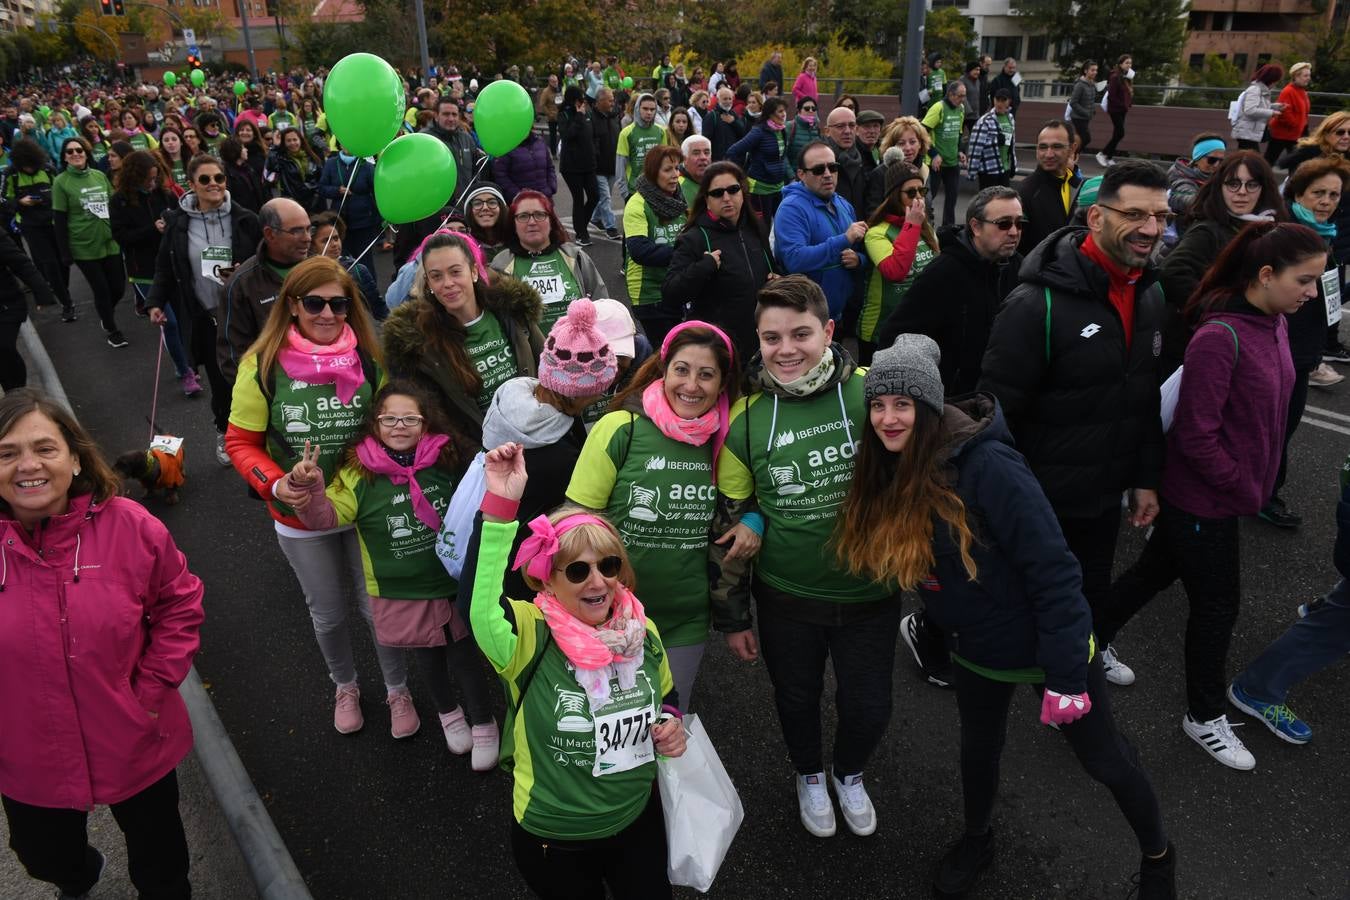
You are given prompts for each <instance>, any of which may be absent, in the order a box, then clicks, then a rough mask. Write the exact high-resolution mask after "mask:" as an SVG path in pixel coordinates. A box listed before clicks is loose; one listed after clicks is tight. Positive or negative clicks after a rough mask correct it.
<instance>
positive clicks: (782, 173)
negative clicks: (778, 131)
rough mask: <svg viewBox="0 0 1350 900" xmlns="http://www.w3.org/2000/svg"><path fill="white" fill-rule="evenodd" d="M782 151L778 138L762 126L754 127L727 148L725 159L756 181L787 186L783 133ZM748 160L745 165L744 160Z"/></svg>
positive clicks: (785, 143) (785, 151) (785, 150)
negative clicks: (779, 147)
mask: <svg viewBox="0 0 1350 900" xmlns="http://www.w3.org/2000/svg"><path fill="white" fill-rule="evenodd" d="M783 134H784V138H783V149H782V150H779V149H778V138H776V137H774V134H773V132H772V131H770V130H769V129H768V128H767V127H765V126H764V125H756V126H755V127H754V128H751V129H750V133H749V134H747V135H746V136H745V137H743V138H741V139H740V140H739V141H737V142H736V143H734V144H732V145H731V146H730V147H729V148H727V157H726V158H727V159H729V160H731V161H732V162H734V163H735V164H736V165H738V166H740V167H741V168H743V169H745V171H746V174H747V175H749V176H750V177H751V178H753V179H755V180H756V181H764V182H768V183H769V184H787V183H788V181H790V180H791V179H790V177H789V176H788V167H787V137H786V132H784V133H783ZM747 159H748V160H749V162H748V163H747V161H746V160H747Z"/></svg>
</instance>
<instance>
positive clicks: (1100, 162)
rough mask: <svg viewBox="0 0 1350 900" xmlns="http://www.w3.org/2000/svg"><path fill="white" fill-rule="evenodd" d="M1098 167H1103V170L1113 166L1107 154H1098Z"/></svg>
mask: <svg viewBox="0 0 1350 900" xmlns="http://www.w3.org/2000/svg"><path fill="white" fill-rule="evenodd" d="M1097 165H1099V166H1101V167H1102V168H1103V169H1105V168H1106V167H1107V166H1109V165H1111V160H1109V159H1107V158H1106V154H1105V153H1098V154H1097Z"/></svg>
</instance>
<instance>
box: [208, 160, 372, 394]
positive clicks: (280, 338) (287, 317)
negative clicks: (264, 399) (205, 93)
mask: <svg viewBox="0 0 1350 900" xmlns="http://www.w3.org/2000/svg"><path fill="white" fill-rule="evenodd" d="M194 161H195V160H194ZM210 161H211V163H212V164H214V165H220V163H219V162H217V161H216V160H215V158H214V157H212V158H211V160H210ZM330 281H335V282H337V284H338V285H339V286H340V287H341V288H342V295H343V296H344V297H346V298H347V301H348V302H347V324H348V325H350V326H351V327H352V331H354V332H356V346H357V347H358V348H359V349H360V350H361V351H362V352H363V353H365V354H366V355H367V356H369V357H370V358H371V359H373V360H375V361H376V362H380V359H381V357H380V342H379V341H378V340H377V339H376V337H375V326H374V325H373V324H372V323H371V319H370V313H369V312H368V311H367V310H366V304H365V302H364V301H362V299H361V294H360V292H359V291H357V289H356V282H354V281H352V276H351V275H350V274H348V272H347V270H346V269H344V268H343V267H342V265H341V264H340V263H339V262H338V261H337V260H335V259H330V258H329V257H327V256H311V257H310V258H309V259H306V260H304V261H303V262H301V263H299V264H298V265H296V267H295V268H293V269H291V273H290V274H289V275H287V276H286V280H285V281H284V282H282V284H281V290H280V291H279V292H278V293H277V299H276V301H275V302H274V303H273V304H272V314H271V315H270V316H268V317H267V322H266V324H264V325H263V330H262V333H261V334H259V335H258V339H257V340H256V341H254V342H253V346H251V347H249V348H248V351H247V352H246V353H245V355H248V354H251V353H256V354H258V378H259V380H261V381H262V383H263V384H267V383H268V379H270V378H271V377H272V366H273V365H275V364H276V361H277V354H278V353H280V352H281V347H282V345H283V344H284V343H286V333H287V332H288V331H289V330H290V327H291V322H292V321H294V320H293V319H292V317H291V301H292V300H299V299H300V298H301V297H303V296H305V295H306V294H309V293H313V292H314V290H316V289H317V288H319V287H321V286H323V285H325V284H328V283H329V282H330ZM371 387H372V388H373V387H375V385H373V384H372V385H371Z"/></svg>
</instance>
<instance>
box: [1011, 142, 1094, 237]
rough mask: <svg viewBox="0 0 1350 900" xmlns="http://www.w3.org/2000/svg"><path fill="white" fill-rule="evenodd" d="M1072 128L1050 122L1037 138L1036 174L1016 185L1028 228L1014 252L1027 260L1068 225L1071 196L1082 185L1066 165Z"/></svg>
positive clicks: (1079, 179)
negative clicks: (1055, 233) (1041, 245)
mask: <svg viewBox="0 0 1350 900" xmlns="http://www.w3.org/2000/svg"><path fill="white" fill-rule="evenodd" d="M1072 127H1073V126H1071V125H1068V124H1066V123H1065V122H1063V121H1061V120H1060V119H1051V120H1050V121H1048V122H1046V123H1045V124H1044V125H1042V126H1041V133H1040V134H1039V135H1037V136H1036V171H1034V172H1032V173H1031V174H1030V175H1028V176H1027V177H1026V178H1023V179H1022V180H1021V181H1020V182H1018V184H1017V193H1018V196H1020V197H1021V198H1022V211H1023V213H1025V214H1026V217H1027V224H1026V227H1025V228H1023V229H1022V241H1021V243H1019V244H1018V245H1017V252H1019V253H1021V254H1022V255H1023V256H1027V255H1029V254H1030V253H1031V251H1032V250H1034V249H1035V248H1036V245H1037V244H1039V243H1040V242H1041V241H1043V240H1045V239H1046V238H1047V237H1049V236H1050V235H1051V234H1053V233H1054V232H1056V231H1058V230H1059V229H1061V228H1063V227H1064V226H1065V225H1067V224H1069V214H1070V213H1071V212H1072V211H1073V195H1074V192H1075V191H1076V190H1077V189H1078V185H1080V184H1081V183H1082V182H1083V179H1081V178H1079V177H1078V176H1077V175H1075V174H1074V173H1073V167H1072V166H1070V165H1069V153H1070V151H1071V150H1072V144H1073V134H1072V132H1071V131H1070V129H1071V128H1072Z"/></svg>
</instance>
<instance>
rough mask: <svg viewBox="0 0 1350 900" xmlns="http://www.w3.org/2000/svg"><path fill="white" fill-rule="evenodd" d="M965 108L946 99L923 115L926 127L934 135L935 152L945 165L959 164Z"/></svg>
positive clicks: (935, 104)
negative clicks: (952, 104)
mask: <svg viewBox="0 0 1350 900" xmlns="http://www.w3.org/2000/svg"><path fill="white" fill-rule="evenodd" d="M965 109H966V108H965V106H964V105H962V106H956V107H953V106H951V105H949V104H948V103H947V101H946V100H939V101H938V102H937V103H934V104H933V105H932V107H930V108H929V110H928V112H927V114H926V115H924V117H923V124H924V127H925V128H927V129H928V132H929V134H931V135H932V136H933V152H934V153H935V154H937V155H938V156H941V157H942V164H943V165H944V166H955V165H958V164H959V161H960V158H961V126H962V124H964V122H965V115H966V112H965Z"/></svg>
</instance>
